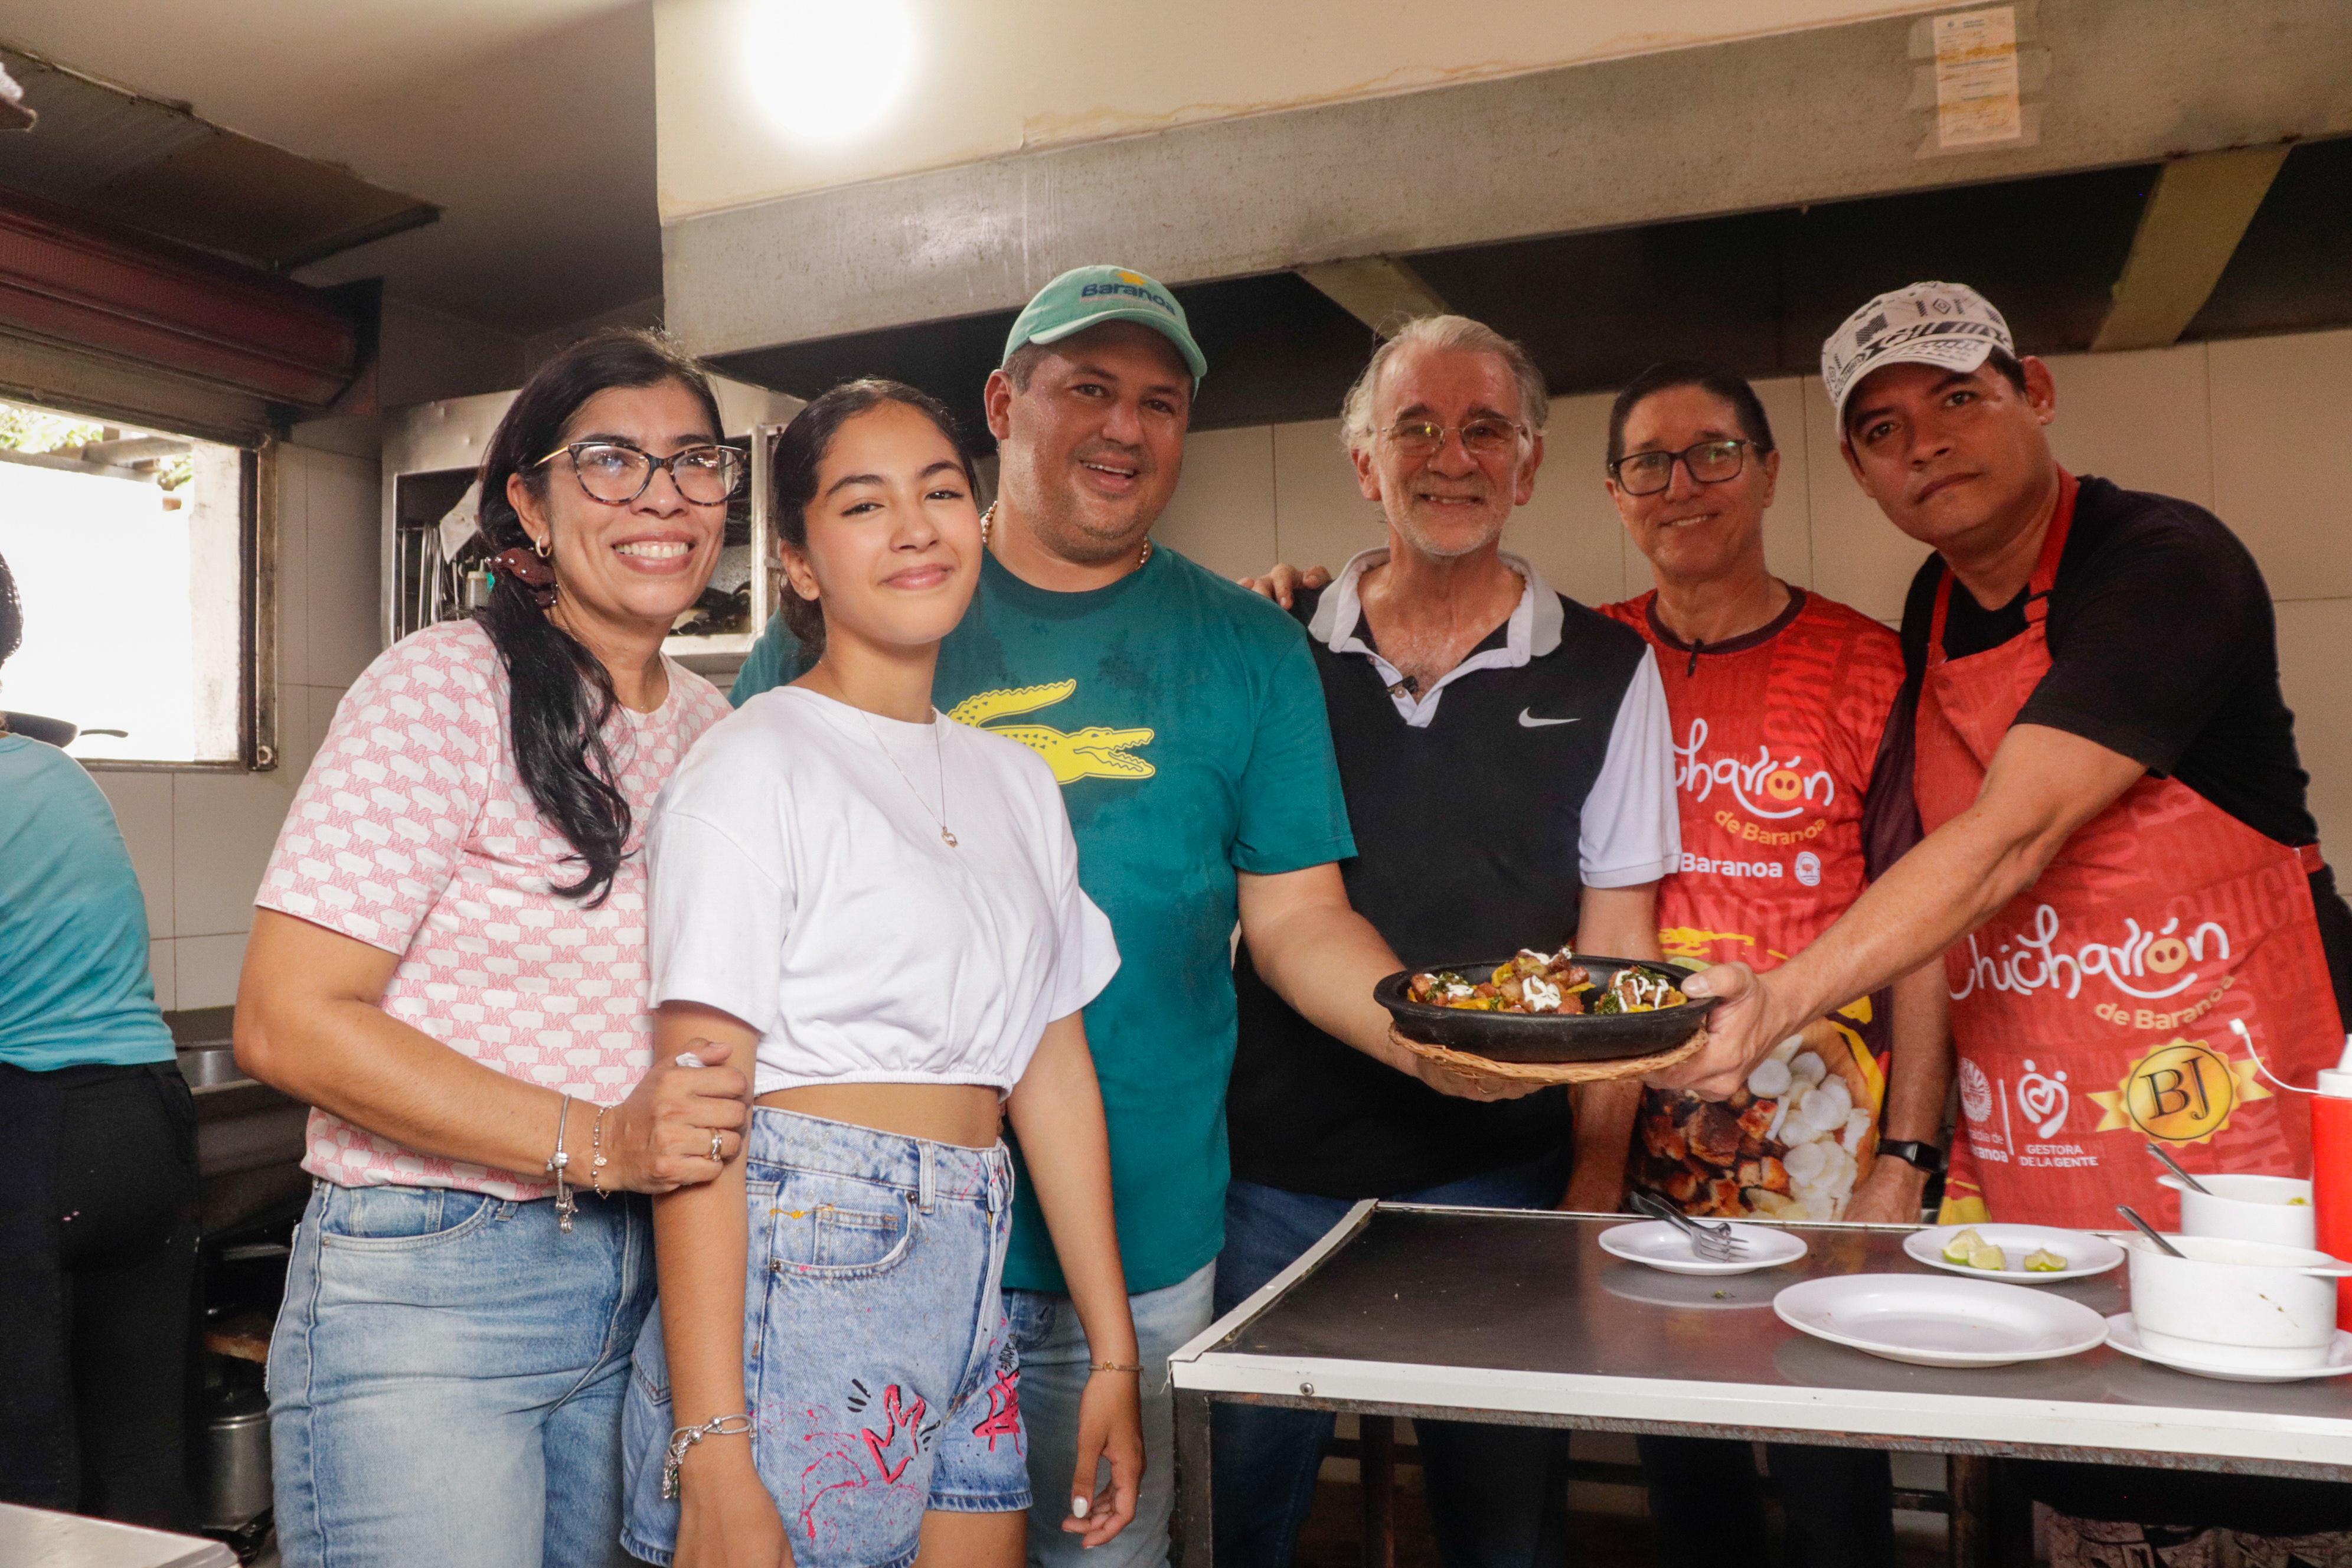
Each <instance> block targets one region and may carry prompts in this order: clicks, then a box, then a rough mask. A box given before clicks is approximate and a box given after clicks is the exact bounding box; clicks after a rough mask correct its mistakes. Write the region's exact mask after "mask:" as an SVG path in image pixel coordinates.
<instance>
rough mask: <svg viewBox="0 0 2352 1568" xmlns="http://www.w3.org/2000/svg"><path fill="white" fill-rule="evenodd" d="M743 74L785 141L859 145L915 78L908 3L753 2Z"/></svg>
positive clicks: (911, 9) (885, 0)
mask: <svg viewBox="0 0 2352 1568" xmlns="http://www.w3.org/2000/svg"><path fill="white" fill-rule="evenodd" d="M744 16H745V23H746V26H745V37H744V40H743V42H744V49H743V56H742V69H743V70H744V71H745V73H746V74H747V76H748V78H749V79H750V84H751V96H752V99H753V100H754V101H755V102H757V103H758V104H759V106H760V110H761V114H762V115H763V116H764V117H765V118H766V120H767V121H769V123H770V124H772V125H773V126H774V127H775V128H776V130H777V132H779V133H780V134H782V136H784V137H785V138H786V139H787V140H790V141H793V142H806V143H810V144H814V145H827V144H837V143H840V142H851V141H855V140H856V139H857V138H858V137H860V136H863V135H865V134H866V132H869V131H872V130H873V129H874V128H875V127H876V126H877V125H879V124H880V123H881V122H882V121H883V120H884V119H885V118H887V116H888V114H889V113H890V111H891V110H894V109H896V108H897V107H898V104H899V103H900V101H901V100H904V99H905V97H906V96H907V89H908V86H909V85H910V84H911V83H912V82H913V80H914V76H915V49H916V46H915V13H914V7H913V5H912V4H911V3H910V0H750V4H748V5H746V6H745V7H744Z"/></svg>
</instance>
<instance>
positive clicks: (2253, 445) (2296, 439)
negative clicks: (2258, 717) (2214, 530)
mask: <svg viewBox="0 0 2352 1568" xmlns="http://www.w3.org/2000/svg"><path fill="white" fill-rule="evenodd" d="M2210 357H2211V364H2212V384H2213V386H2212V438H2213V500H2214V508H2213V510H2216V511H2218V512H2219V513H2221V516H2222V517H2223V518H2224V519H2225V520H2227V521H2228V522H2229V524H2230V526H2231V527H2232V528H2234V529H2236V530H2237V531H2238V537H2240V538H2241V539H2243V540H2244V541H2245V542H2246V544H2247V546H2248V547H2249V548H2250V549H2252V551H2253V552H2254V559H2255V560H2257V561H2259V562H2261V563H2262V567H2263V576H2264V577H2266V578H2268V579H2269V580H2270V585H2271V593H2272V594H2273V595H2274V596H2276V597H2278V598H2282V599H2333V598H2342V597H2345V596H2346V595H2352V528H2347V522H2352V519H2347V516H2346V514H2345V503H2344V496H2345V493H2346V491H2345V488H2344V485H2343V482H2342V480H2341V479H2340V478H2339V477H2338V476H2339V475H2340V473H2341V472H2342V469H2343V464H2344V455H2345V454H2346V453H2347V451H2352V332H2305V333H2302V334H2299V335H2297V336H2294V337H2284V338H2248V339H2244V340H2242V341H2241V342H2227V343H2215V344H2213V345H2212V346H2211V349H2210Z"/></svg>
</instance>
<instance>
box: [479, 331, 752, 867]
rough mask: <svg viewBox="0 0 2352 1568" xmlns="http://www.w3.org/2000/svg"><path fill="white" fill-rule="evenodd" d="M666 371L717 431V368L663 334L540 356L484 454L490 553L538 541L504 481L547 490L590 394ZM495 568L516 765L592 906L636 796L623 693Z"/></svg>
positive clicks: (635, 334)
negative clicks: (622, 762)
mask: <svg viewBox="0 0 2352 1568" xmlns="http://www.w3.org/2000/svg"><path fill="white" fill-rule="evenodd" d="M669 382H676V383H677V384H679V385H680V386H683V387H685V388H686V389H687V391H688V392H690V393H692V394H694V395H695V399H696V401H698V402H699V403H700V404H701V405H702V407H703V411H704V413H705V414H707V415H708V416H709V420H710V434H711V436H712V437H713V438H714V439H715V438H717V437H719V435H721V434H722V431H723V426H721V424H720V421H719V400H718V399H717V398H716V397H714V396H712V395H711V392H710V382H709V378H708V377H707V376H705V375H704V374H703V373H702V368H701V367H700V366H699V365H698V364H697V363H695V362H694V361H693V360H691V359H689V358H688V357H687V356H686V355H685V354H683V353H680V352H679V351H678V350H677V348H676V347H675V346H673V345H672V344H671V343H670V342H668V340H667V339H665V338H663V337H661V336H660V335H659V334H657V333H654V332H648V331H638V330H635V329H611V330H607V331H601V332H598V333H596V334H595V335H594V336H593V337H589V338H585V339H583V340H582V341H581V342H577V343H574V344H572V347H570V348H568V349H566V350H564V351H563V352H562V353H560V354H557V355H556V356H555V357H554V358H553V359H551V360H550V361H548V362H547V363H545V364H543V365H541V366H540V368H539V370H538V372H537V374H534V375H532V376H531V378H530V381H529V382H528V383H526V384H524V386H523V389H522V390H521V391H520V392H519V393H517V394H516V395H515V400H514V403H513V405H511V406H510V407H509V408H508V410H507V414H506V417H505V418H503V419H501V420H499V427H498V431H497V433H496V434H495V435H493V436H492V437H490V444H489V447H488V448H487V449H486V450H485V451H484V452H483V454H482V493H481V501H480V508H481V510H480V517H481V528H482V534H483V537H484V538H485V540H486V541H487V542H488V545H489V548H490V551H491V552H492V553H493V554H497V553H499V552H504V551H508V550H514V549H520V550H522V551H525V552H529V551H530V549H531V542H530V534H529V533H528V532H527V531H525V530H524V528H523V526H522V520H521V519H520V517H518V516H517V515H516V514H515V509H514V504H513V503H512V502H511V501H509V500H508V499H507V480H508V479H509V478H511V477H513V476H514V475H517V474H520V475H521V476H522V480H523V483H524V484H525V485H527V486H529V487H530V490H531V493H532V494H533V495H536V496H538V497H540V498H541V500H544V499H545V497H546V495H547V486H548V482H549V477H550V473H551V469H552V468H554V467H555V465H552V464H539V463H538V459H539V458H541V457H543V456H545V455H546V454H547V453H548V452H550V451H551V450H553V449H554V448H555V447H557V446H559V445H561V444H562V440H563V433H564V430H565V428H566V427H567V426H569V425H570V424H571V423H572V416H574V415H576V414H578V413H579V412H580V409H581V407H582V405H584V404H586V403H587V401H588V400H589V399H590V398H592V397H593V396H595V395H597V394H598V393H600V392H607V391H610V390H612V389H613V388H614V387H649V386H660V385H662V384H665V383H669ZM535 464H537V465H538V466H536V467H534V466H533V465H535ZM566 482H569V481H568V480H567V481H566ZM533 564H536V563H533ZM539 575H541V576H542V577H543V576H544V574H539ZM497 576H498V586H497V587H496V588H495V589H494V590H493V591H492V592H491V595H490V602H489V604H488V605H487V606H486V607H484V608H483V609H480V610H478V611H477V612H475V616H474V618H475V619H476V620H477V621H478V622H479V623H480V624H481V626H482V629H483V630H484V631H485V632H487V633H488V634H489V638H490V641H491V643H492V644H493V645H494V646H495V647H497V648H498V651H499V661H500V662H501V663H503V664H504V665H505V666H506V670H507V682H508V687H509V697H508V703H507V707H508V724H509V737H510V739H511V741H512V743H513V746H514V758H515V771H516V773H518V774H520V776H521V779H522V784H523V787H524V788H525V789H526V790H528V791H530V798H531V802H532V804H533V805H537V806H538V807H539V809H540V812H541V815H542V816H545V817H546V818H547V819H548V820H549V821H550V822H551V823H553V824H554V825H555V826H556V828H557V830H558V831H560V832H561V833H562V835H563V837H564V838H565V840H566V841H567V842H568V843H570V844H571V846H572V859H573V860H574V861H575V862H577V863H578V864H580V865H581V866H582V867H583V870H582V872H581V875H580V879H579V880H578V881H576V882H573V883H572V885H571V886H569V887H558V888H557V889H555V891H556V892H558V893H560V894H562V896H563V897H565V898H567V899H576V898H585V899H586V900H587V903H588V906H589V907H590V908H591V909H593V908H595V907H596V906H597V905H599V904H602V903H603V902H604V900H605V898H606V896H607V895H609V894H610V893H611V892H612V890H613V879H614V876H615V875H616V874H617V873H618V872H619V870H620V868H621V859H622V855H623V850H624V847H625V846H626V845H627V843H628V840H629V827H630V817H629V803H628V799H627V797H626V796H625V795H622V793H621V789H620V785H619V784H617V783H616V782H615V774H616V770H615V769H614V765H613V757H612V752H610V750H609V749H608V748H607V747H606V746H605V744H604V725H605V722H606V721H608V720H610V719H611V718H612V716H613V710H614V707H615V706H616V705H617V703H618V701H619V699H618V697H617V696H616V695H615V694H614V690H613V678H612V676H611V675H609V674H607V673H606V671H605V669H604V665H603V664H602V663H601V662H600V661H599V660H598V659H597V658H596V656H595V655H593V654H592V653H590V652H589V651H588V649H587V648H586V647H583V646H582V645H581V644H580V642H579V641H578V640H577V639H575V638H574V637H572V635H571V634H570V633H568V632H566V631H564V630H563V628H562V627H561V626H557V625H556V624H555V623H554V622H553V621H551V620H550V619H548V616H547V611H546V610H545V609H543V608H541V595H540V594H536V593H534V591H533V588H532V585H531V584H530V583H528V582H526V581H525V580H524V577H523V574H521V573H519V572H516V571H513V570H509V569H506V568H504V567H501V569H500V570H499V572H498V574H497ZM559 586H560V584H559Z"/></svg>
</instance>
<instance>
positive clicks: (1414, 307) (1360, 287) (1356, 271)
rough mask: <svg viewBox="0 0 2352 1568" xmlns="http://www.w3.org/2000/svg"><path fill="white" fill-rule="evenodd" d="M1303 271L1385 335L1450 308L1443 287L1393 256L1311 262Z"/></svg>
mask: <svg viewBox="0 0 2352 1568" xmlns="http://www.w3.org/2000/svg"><path fill="white" fill-rule="evenodd" d="M1298 276H1299V277H1301V278H1303V279H1306V280H1307V282H1309V283H1311V284H1313V285H1314V286H1315V288H1316V289H1317V290H1318V291H1319V292H1320V293H1321V294H1322V295H1323V297H1324V298H1326V299H1328V300H1330V301H1331V302H1332V303H1333V304H1335V305H1337V306H1339V309H1341V310H1345V311H1347V312H1348V314H1349V315H1351V316H1353V317H1355V318H1356V320H1358V321H1361V322H1363V323H1364V325H1366V326H1368V327H1370V328H1371V329H1372V331H1376V332H1378V333H1380V335H1381V336H1382V337H1384V338H1385V337H1389V336H1391V335H1392V334H1393V333H1394V332H1395V331H1396V330H1397V329H1398V328H1399V327H1402V325H1404V324H1405V323H1406V322H1407V321H1412V319H1413V318H1414V317H1415V316H1443V315H1444V314H1446V313H1447V312H1446V308H1445V301H1444V300H1441V299H1439V298H1438V295H1437V290H1436V289H1433V288H1431V287H1430V286H1429V284H1428V283H1427V281H1426V280H1424V279H1423V278H1422V276H1421V275H1420V274H1419V273H1417V272H1415V271H1414V270H1413V269H1412V268H1410V267H1408V266H1406V265H1405V264H1404V263H1403V262H1402V261H1399V260H1398V259H1397V258H1395V257H1393V256H1360V257H1357V258H1355V259H1354V260H1352V261H1317V262H1311V263H1309V264H1308V265H1307V266H1305V267H1302V268H1298Z"/></svg>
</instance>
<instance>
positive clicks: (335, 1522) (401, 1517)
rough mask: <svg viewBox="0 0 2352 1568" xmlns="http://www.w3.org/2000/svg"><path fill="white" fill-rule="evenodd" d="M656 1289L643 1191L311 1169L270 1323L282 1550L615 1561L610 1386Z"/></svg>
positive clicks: (320, 1560) (306, 1555)
mask: <svg viewBox="0 0 2352 1568" xmlns="http://www.w3.org/2000/svg"><path fill="white" fill-rule="evenodd" d="M653 1298H654V1256H653V1224H652V1216H651V1211H650V1210H649V1209H648V1207H647V1206H646V1201H645V1200H644V1199H643V1198H636V1197H619V1198H609V1199H600V1198H597V1197H595V1196H594V1195H593V1194H586V1193H583V1194H581V1198H580V1216H579V1220H578V1222H577V1224H576V1225H575V1226H574V1227H573V1229H572V1234H571V1235H569V1236H565V1235H562V1234H561V1233H559V1232H558V1230H557V1229H556V1225H555V1205H554V1204H553V1203H552V1202H551V1201H549V1200H544V1199H543V1200H541V1201H540V1202H537V1203H511V1202H508V1201H505V1200H502V1199H499V1198H491V1197H484V1196H483V1195H482V1194H478V1193H463V1192H455V1191H444V1190H442V1189H439V1188H426V1187H343V1186H337V1185H335V1184H333V1183H331V1182H320V1184H318V1185H317V1187H316V1188H315V1189H314V1190H313V1191H312V1193H311V1194H310V1209H309V1211H308V1212H307V1213H305V1214H304V1215H303V1216H302V1224H301V1226H299V1228H298V1229H297V1230H296V1231H295V1233H294V1256H293V1259H292V1261H291V1262H290V1263H289V1266H288V1268H287V1274H286V1304H285V1306H284V1307H283V1308H282V1309H281V1310H279V1312H278V1331H277V1332H276V1334H275V1335H273V1336H272V1338H271V1340H270V1343H269V1436H270V1444H271V1447H272V1449H273V1451H274V1459H275V1468H276V1482H277V1486H276V1490H277V1504H278V1548H279V1551H280V1552H282V1553H283V1555H284V1558H285V1562H286V1564H287V1568H325V1565H326V1564H328V1563H332V1564H333V1568H414V1565H415V1564H417V1563H433V1564H435V1568H541V1564H544V1565H545V1568H577V1565H580V1564H620V1563H626V1562H627V1558H625V1556H623V1554H622V1552H621V1545H620V1534H621V1396H622V1394H623V1392H624V1390H625V1388H626V1387H627V1385H628V1374H629V1350H630V1347H631V1346H633V1345H634V1344H635V1342H636V1338H637V1328H638V1325H639V1324H640V1323H642V1322H643V1321H644V1320H645V1316H646V1309H647V1308H649V1307H650V1306H652V1304H653Z"/></svg>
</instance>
